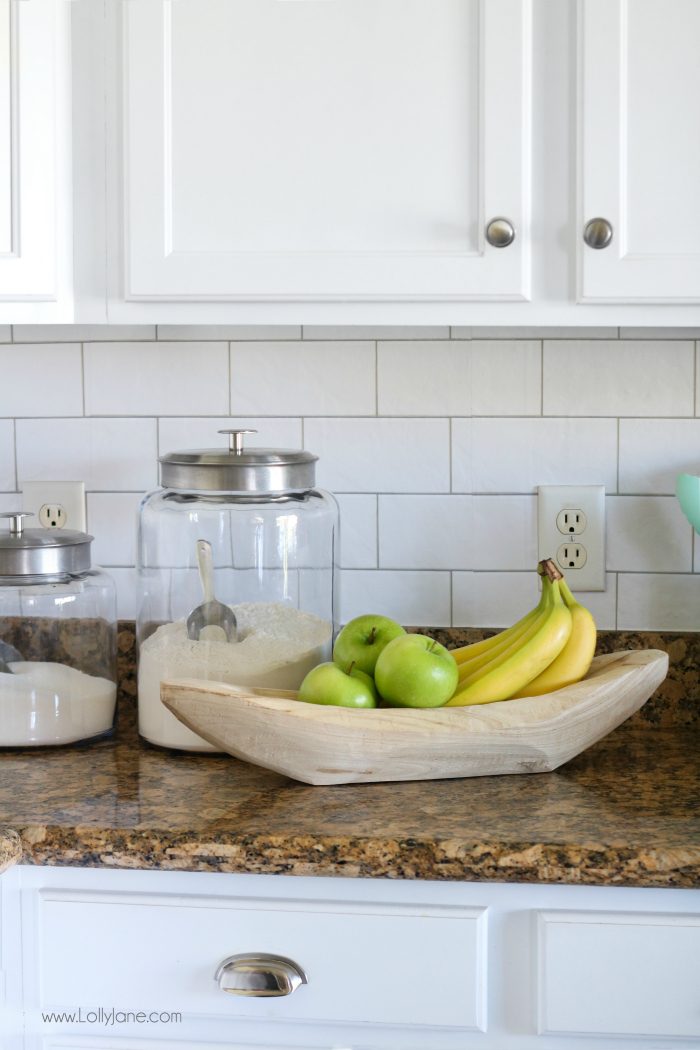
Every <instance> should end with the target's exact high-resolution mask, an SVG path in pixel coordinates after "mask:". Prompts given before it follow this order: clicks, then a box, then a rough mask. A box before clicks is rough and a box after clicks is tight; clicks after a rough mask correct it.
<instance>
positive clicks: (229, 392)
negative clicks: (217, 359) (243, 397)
mask: <svg viewBox="0 0 700 1050" xmlns="http://www.w3.org/2000/svg"><path fill="white" fill-rule="evenodd" d="M232 352H233V351H232V348H231V340H229V343H228V414H229V416H230V415H231V405H232V404H233V391H232V389H231V376H232V375H233V372H232V369H231V354H232Z"/></svg>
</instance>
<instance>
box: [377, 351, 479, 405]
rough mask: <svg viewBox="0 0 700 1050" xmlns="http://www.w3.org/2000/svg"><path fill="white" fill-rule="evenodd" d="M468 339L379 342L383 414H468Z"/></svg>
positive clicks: (379, 392) (378, 379) (380, 403)
mask: <svg viewBox="0 0 700 1050" xmlns="http://www.w3.org/2000/svg"><path fill="white" fill-rule="evenodd" d="M469 345H470V344H469V343H468V342H465V341H463V342H456V341H454V340H450V341H446V342H429V341H426V340H421V341H420V342H413V343H409V342H394V343H387V342H380V343H379V344H378V346H377V407H378V412H379V415H386V416H454V415H469V412H470V410H471V356H470V354H469Z"/></svg>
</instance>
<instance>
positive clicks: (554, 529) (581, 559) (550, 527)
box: [537, 485, 605, 591]
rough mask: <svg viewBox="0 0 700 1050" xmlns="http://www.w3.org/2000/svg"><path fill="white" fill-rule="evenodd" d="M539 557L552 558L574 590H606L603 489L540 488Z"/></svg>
mask: <svg viewBox="0 0 700 1050" xmlns="http://www.w3.org/2000/svg"><path fill="white" fill-rule="evenodd" d="M537 547H538V557H539V558H540V559H541V558H553V559H554V561H555V562H556V564H557V565H558V566H559V568H560V569H561V570H562V572H563V573H564V575H565V576H566V578H567V581H568V583H569V586H570V587H571V589H572V590H573V591H604V590H605V486H604V485H540V487H539V488H538V490H537Z"/></svg>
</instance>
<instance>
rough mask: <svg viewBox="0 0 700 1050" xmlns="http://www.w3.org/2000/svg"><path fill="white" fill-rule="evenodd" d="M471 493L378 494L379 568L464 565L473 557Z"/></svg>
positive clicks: (442, 567) (459, 567) (422, 567)
mask: <svg viewBox="0 0 700 1050" xmlns="http://www.w3.org/2000/svg"><path fill="white" fill-rule="evenodd" d="M473 537H474V508H473V502H472V497H471V496H380V497H379V564H380V566H381V568H382V569H467V568H471V567H472V564H473V558H474V539H473Z"/></svg>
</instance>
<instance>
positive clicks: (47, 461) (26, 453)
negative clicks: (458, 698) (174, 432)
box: [16, 419, 158, 492]
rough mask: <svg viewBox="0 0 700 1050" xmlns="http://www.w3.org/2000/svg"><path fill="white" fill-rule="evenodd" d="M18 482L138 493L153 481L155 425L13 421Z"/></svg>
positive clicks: (155, 474) (104, 421)
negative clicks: (69, 484) (71, 483)
mask: <svg viewBox="0 0 700 1050" xmlns="http://www.w3.org/2000/svg"><path fill="white" fill-rule="evenodd" d="M16 427H17V434H16V439H17V473H18V475H19V477H18V481H19V483H20V484H21V483H22V482H23V481H42V480H44V479H46V478H48V479H53V480H56V481H84V482H85V488H86V489H87V490H90V491H92V490H98V491H127V492H134V491H141V490H144V491H145V490H146V489H149V488H152V487H153V486H154V485H155V484H156V483H157V480H158V457H157V448H156V421H155V419H18V420H17V423H16Z"/></svg>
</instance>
